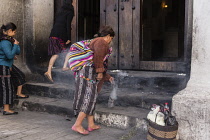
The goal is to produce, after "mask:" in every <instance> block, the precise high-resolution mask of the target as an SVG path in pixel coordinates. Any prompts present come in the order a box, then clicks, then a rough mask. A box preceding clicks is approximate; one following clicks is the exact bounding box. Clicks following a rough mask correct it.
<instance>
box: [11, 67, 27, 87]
mask: <svg viewBox="0 0 210 140" xmlns="http://www.w3.org/2000/svg"><path fill="white" fill-rule="evenodd" d="M11 77H12V78H11V79H12V83H13V85H14V87H15V88H16V87H17V86H20V85H23V84H25V83H26V80H25V74H24V73H23V72H22V71H21V70H20V69H18V68H17V67H16V66H15V65H12V71H11Z"/></svg>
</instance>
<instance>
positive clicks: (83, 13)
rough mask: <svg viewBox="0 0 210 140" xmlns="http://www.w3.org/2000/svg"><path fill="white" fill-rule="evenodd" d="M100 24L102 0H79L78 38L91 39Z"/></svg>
mask: <svg viewBox="0 0 210 140" xmlns="http://www.w3.org/2000/svg"><path fill="white" fill-rule="evenodd" d="M99 26H100V0H78V40H83V39H91V38H93V36H94V34H96V33H97V32H98V30H99Z"/></svg>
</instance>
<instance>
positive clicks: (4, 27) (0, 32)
mask: <svg viewBox="0 0 210 140" xmlns="http://www.w3.org/2000/svg"><path fill="white" fill-rule="evenodd" d="M10 29H11V30H12V31H15V30H16V29H17V26H16V25H15V24H14V23H12V22H9V23H7V24H6V25H4V24H3V25H2V26H1V28H0V38H1V37H2V36H3V35H4V32H6V31H8V30H10Z"/></svg>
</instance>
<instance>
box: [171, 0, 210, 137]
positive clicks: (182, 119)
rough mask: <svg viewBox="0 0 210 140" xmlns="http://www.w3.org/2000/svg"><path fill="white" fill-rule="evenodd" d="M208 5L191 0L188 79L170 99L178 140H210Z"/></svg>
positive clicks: (209, 11)
mask: <svg viewBox="0 0 210 140" xmlns="http://www.w3.org/2000/svg"><path fill="white" fill-rule="evenodd" d="M209 5H210V1H209V0H202V1H200V0H193V40H192V59H191V60H192V62H191V77H190V80H189V82H188V85H187V87H186V88H185V89H184V90H182V91H180V92H179V93H178V94H176V95H175V96H174V97H173V101H172V102H173V114H174V115H175V116H176V118H177V120H178V122H179V131H178V134H179V135H178V139H179V140H208V139H210V129H209V128H210V117H209V116H210V104H209V103H210V72H209V71H210V39H209V36H210V28H209V23H210V16H209V14H210V8H209Z"/></svg>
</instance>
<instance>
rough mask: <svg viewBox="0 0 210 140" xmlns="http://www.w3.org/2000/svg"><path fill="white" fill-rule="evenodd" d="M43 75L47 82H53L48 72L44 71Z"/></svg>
mask: <svg viewBox="0 0 210 140" xmlns="http://www.w3.org/2000/svg"><path fill="white" fill-rule="evenodd" d="M44 76H45V77H46V78H47V79H48V80H49V82H52V83H53V82H54V81H53V79H52V78H51V77H50V75H49V73H48V72H45V73H44Z"/></svg>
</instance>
